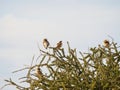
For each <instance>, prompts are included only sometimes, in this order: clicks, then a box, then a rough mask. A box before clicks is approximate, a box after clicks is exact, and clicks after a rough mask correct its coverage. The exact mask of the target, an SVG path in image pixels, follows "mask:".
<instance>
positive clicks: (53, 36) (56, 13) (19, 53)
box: [0, 0, 120, 90]
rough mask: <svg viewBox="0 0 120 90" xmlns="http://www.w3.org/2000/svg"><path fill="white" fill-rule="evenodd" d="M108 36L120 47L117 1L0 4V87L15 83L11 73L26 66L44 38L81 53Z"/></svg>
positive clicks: (10, 0)
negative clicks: (11, 82)
mask: <svg viewBox="0 0 120 90" xmlns="http://www.w3.org/2000/svg"><path fill="white" fill-rule="evenodd" d="M109 36H111V37H113V38H114V40H115V42H117V43H118V45H119V44H120V41H119V36H120V0H0V61H1V63H0V87H1V86H3V85H4V83H5V82H4V81H3V80H4V79H9V78H13V80H16V81H17V79H16V78H18V77H19V76H21V73H20V72H19V73H17V74H13V73H12V71H15V70H17V69H21V68H22V67H24V65H30V63H31V61H32V57H33V56H35V57H37V56H38V55H39V50H38V47H37V43H39V46H40V48H42V49H43V45H42V40H43V39H44V38H47V39H48V40H49V42H50V44H51V46H55V45H56V43H57V42H58V41H60V40H62V41H63V47H66V45H67V43H66V42H67V41H69V43H70V46H71V47H72V48H77V50H78V51H83V52H84V51H87V50H88V48H89V47H94V46H97V45H98V44H102V41H103V40H104V39H108V40H110V41H111V38H110V37H109ZM3 90H16V89H15V88H13V87H6V88H4V89H3Z"/></svg>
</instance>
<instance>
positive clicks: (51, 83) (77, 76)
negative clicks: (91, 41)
mask: <svg viewBox="0 0 120 90" xmlns="http://www.w3.org/2000/svg"><path fill="white" fill-rule="evenodd" d="M106 41H107V40H106ZM106 41H104V46H103V45H98V46H97V47H92V48H90V50H89V51H88V52H87V53H82V52H79V54H78V52H77V51H76V49H72V48H71V47H70V45H69V43H68V42H67V44H68V49H67V50H66V49H64V48H54V47H49V50H41V49H40V48H39V51H40V55H39V56H38V58H37V61H39V63H37V64H35V65H33V61H34V58H33V61H32V63H31V66H29V67H25V68H23V69H21V70H25V69H27V70H28V71H27V74H26V75H25V77H21V79H20V80H22V83H25V84H27V85H28V86H23V85H20V84H17V83H16V82H14V81H13V80H12V79H9V80H5V81H6V82H7V85H12V86H16V88H17V89H19V90H119V89H120V51H119V46H117V43H115V42H111V43H109V41H107V42H106ZM65 50H66V51H65ZM42 68H44V69H45V70H46V72H47V73H44V72H42V71H41V69H42ZM35 69H36V71H35ZM21 70H17V71H15V72H18V71H21Z"/></svg>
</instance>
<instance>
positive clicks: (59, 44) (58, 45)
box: [56, 41, 62, 49]
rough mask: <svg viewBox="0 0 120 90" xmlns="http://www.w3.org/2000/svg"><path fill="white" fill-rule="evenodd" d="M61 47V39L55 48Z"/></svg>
mask: <svg viewBox="0 0 120 90" xmlns="http://www.w3.org/2000/svg"><path fill="white" fill-rule="evenodd" d="M61 47H62V41H59V42H58V43H57V46H56V48H57V49H60V48H61Z"/></svg>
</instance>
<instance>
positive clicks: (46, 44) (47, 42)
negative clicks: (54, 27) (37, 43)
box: [43, 38, 50, 49]
mask: <svg viewBox="0 0 120 90" xmlns="http://www.w3.org/2000/svg"><path fill="white" fill-rule="evenodd" d="M49 45H50V43H49V41H48V40H47V39H46V38H45V39H43V46H44V47H45V49H47V48H48V46H49Z"/></svg>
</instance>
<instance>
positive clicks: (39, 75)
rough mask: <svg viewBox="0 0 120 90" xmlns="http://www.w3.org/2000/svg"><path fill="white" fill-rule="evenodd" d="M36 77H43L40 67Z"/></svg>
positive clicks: (37, 68)
mask: <svg viewBox="0 0 120 90" xmlns="http://www.w3.org/2000/svg"><path fill="white" fill-rule="evenodd" d="M36 75H37V76H38V77H41V76H43V73H42V72H41V70H40V68H39V67H36Z"/></svg>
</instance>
